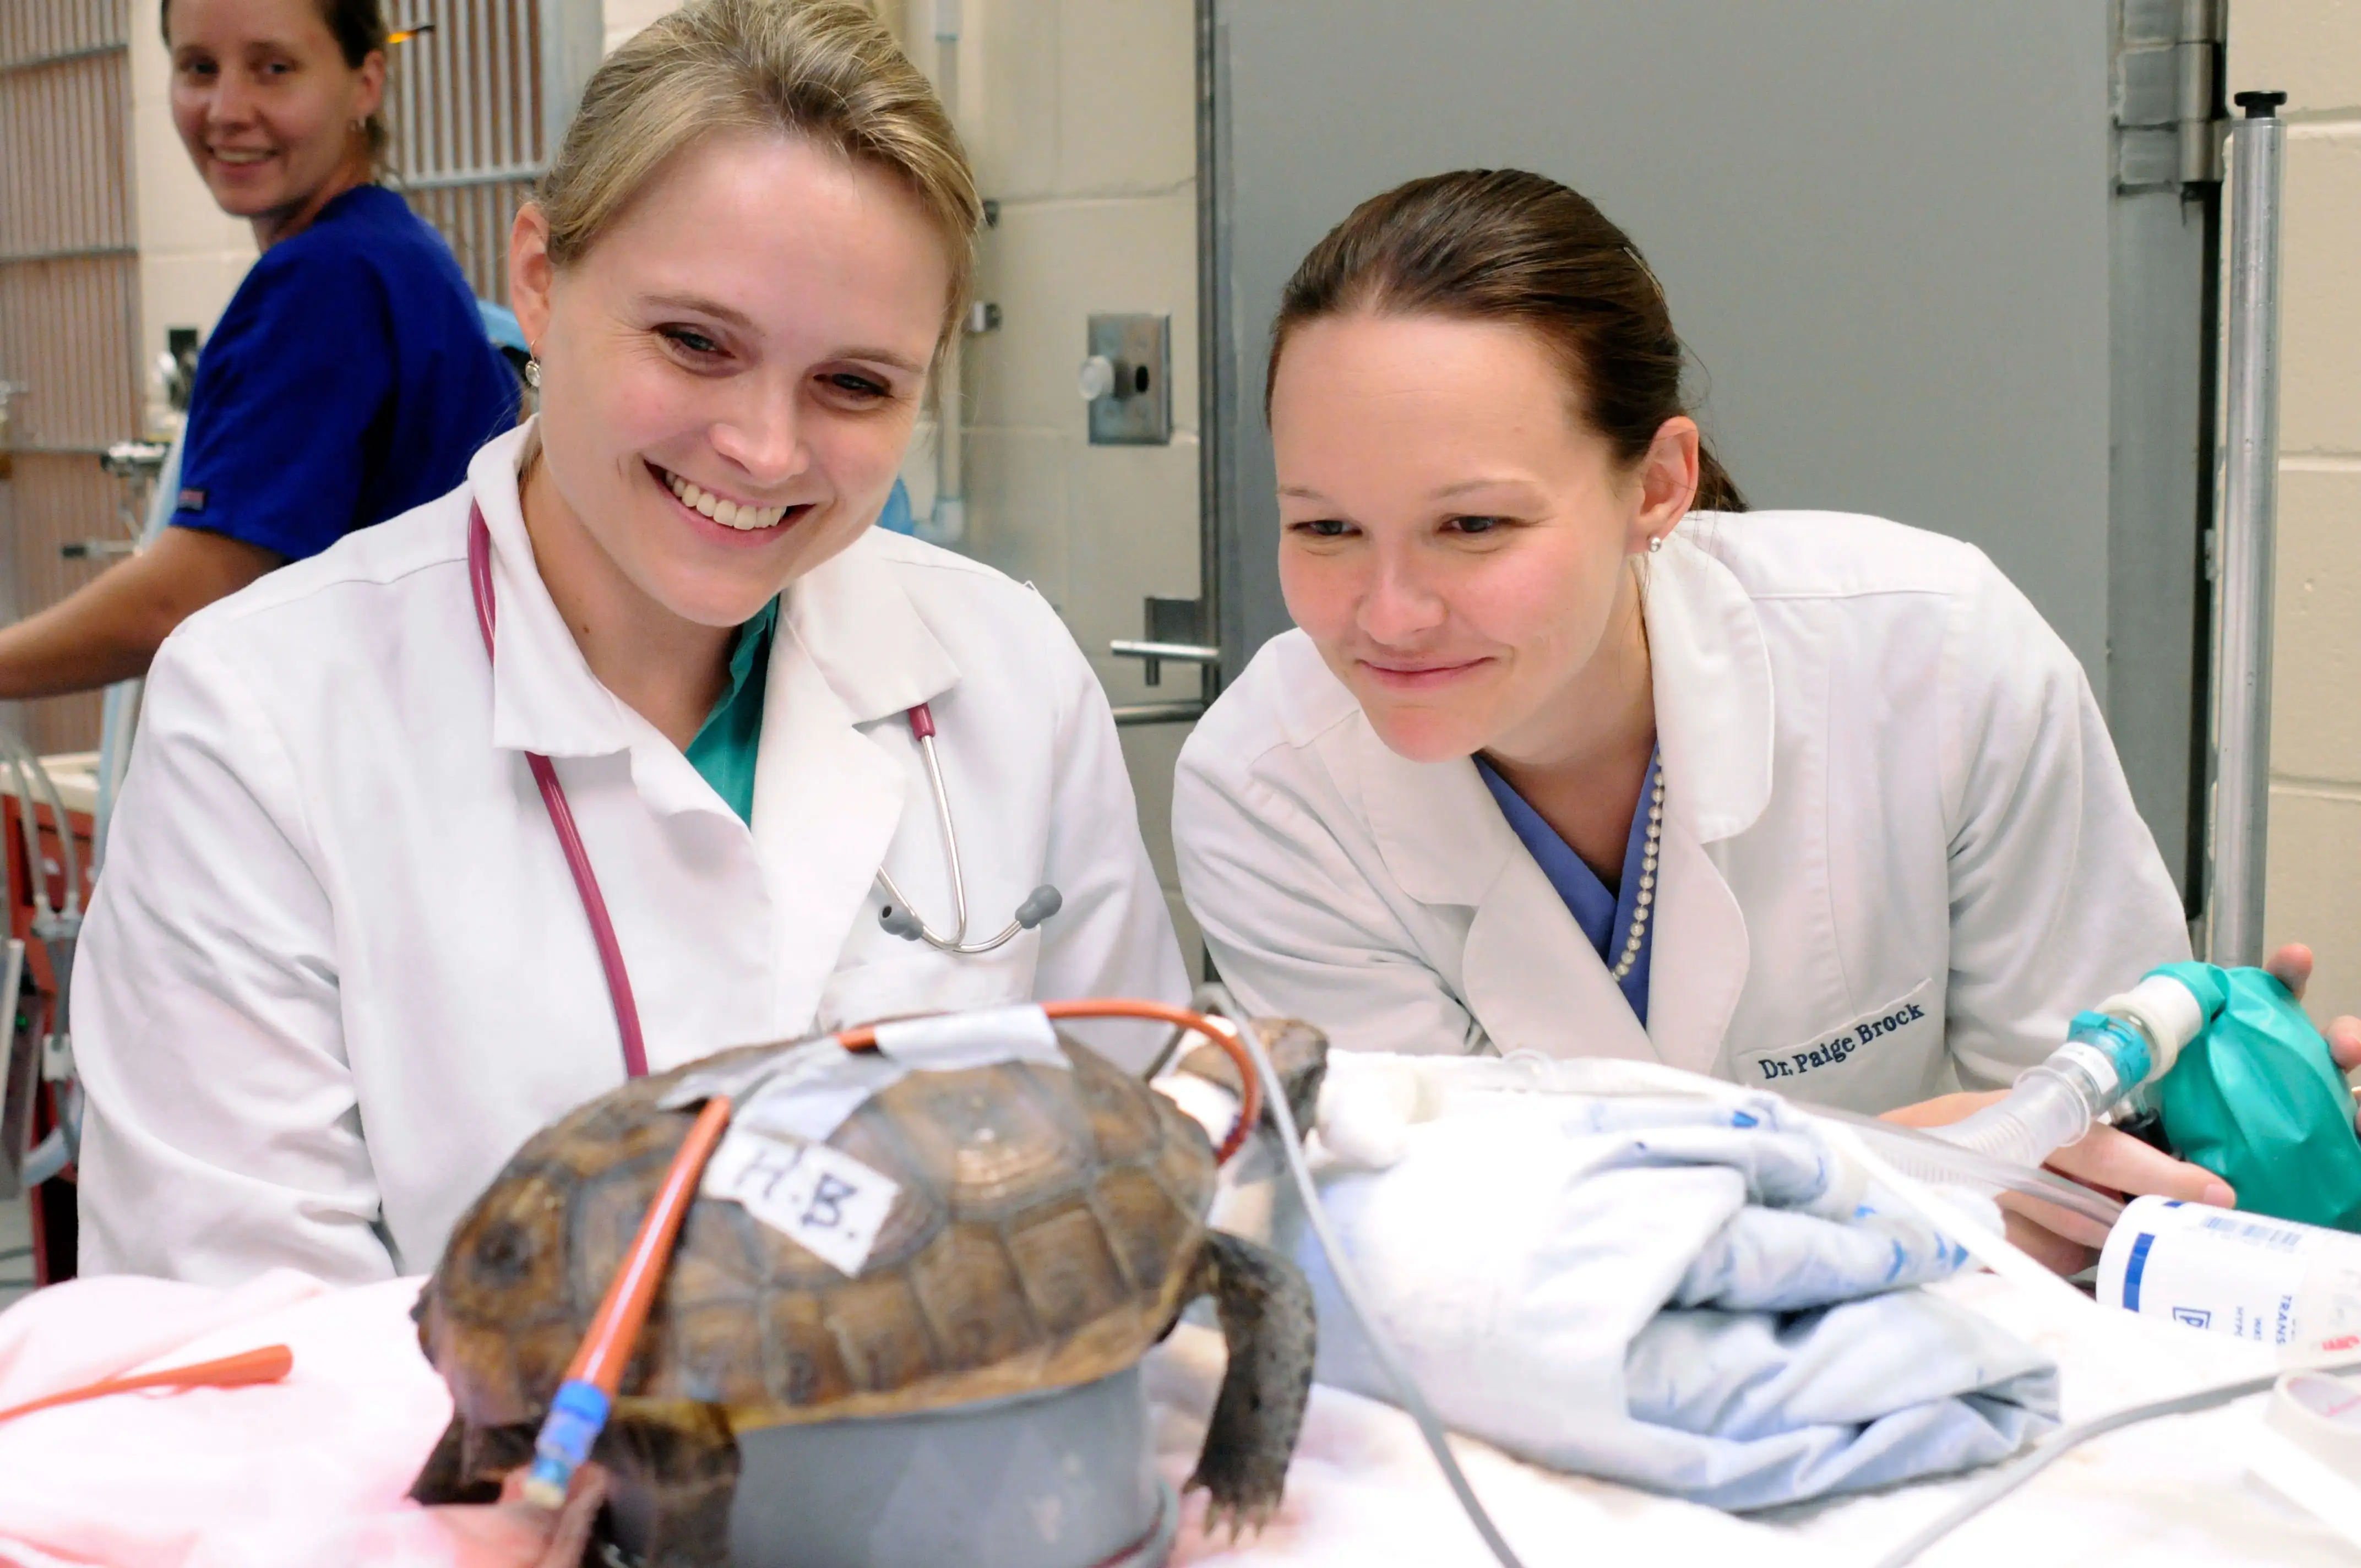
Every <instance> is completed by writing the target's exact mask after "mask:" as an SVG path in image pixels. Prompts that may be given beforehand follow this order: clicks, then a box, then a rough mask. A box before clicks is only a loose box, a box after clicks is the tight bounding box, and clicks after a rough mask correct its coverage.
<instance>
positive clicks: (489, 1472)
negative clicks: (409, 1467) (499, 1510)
mask: <svg viewBox="0 0 2361 1568" xmlns="http://www.w3.org/2000/svg"><path fill="white" fill-rule="evenodd" d="M532 1459H533V1429H532V1428H531V1427H471V1426H469V1425H468V1424H467V1421H466V1420H464V1419H462V1418H461V1417H458V1416H456V1415H455V1416H453V1417H452V1418H451V1424H450V1425H449V1426H447V1427H445V1428H444V1429H443V1436H442V1439H441V1440H440V1441H439V1442H436V1443H435V1444H434V1453H430V1454H428V1455H427V1456H426V1463H425V1464H423V1465H422V1466H420V1468H419V1471H418V1479H417V1480H415V1481H413V1482H412V1483H411V1484H410V1495H411V1497H413V1498H415V1499H416V1500H417V1501H419V1502H422V1503H496V1502H499V1501H500V1481H501V1478H502V1477H503V1476H504V1475H507V1474H508V1472H509V1471H511V1470H513V1469H515V1468H516V1467H517V1466H518V1465H520V1464H528V1463H530V1462H531V1461H532Z"/></svg>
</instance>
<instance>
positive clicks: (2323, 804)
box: [2229, 0, 2361, 1017]
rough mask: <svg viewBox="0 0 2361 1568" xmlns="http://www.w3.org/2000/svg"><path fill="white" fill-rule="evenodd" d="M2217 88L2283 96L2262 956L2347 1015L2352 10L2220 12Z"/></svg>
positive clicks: (2355, 483)
mask: <svg viewBox="0 0 2361 1568" xmlns="http://www.w3.org/2000/svg"><path fill="white" fill-rule="evenodd" d="M2229 68H2230V71H2229V73H2230V87H2231V91H2232V92H2234V93H2236V92H2243V91H2246V90H2247V89H2249V88H2276V89H2279V90H2280V91H2283V92H2285V93H2288V94H2289V99H2288V104H2287V107H2286V109H2285V111H2284V113H2285V114H2286V115H2287V117H2288V122H2289V123H2288V146H2287V173H2286V187H2285V206H2284V216H2283V227H2282V229H2281V243H2282V245H2283V247H2284V263H2285V270H2284V272H2283V273H2282V276H2281V281H2280V322H2279V326H2280V335H2279V344H2280V367H2281V376H2280V384H2279V592H2278V615H2277V626H2278V637H2277V642H2276V645H2275V647H2274V650H2273V653H2272V661H2273V672H2274V679H2273V684H2272V718H2271V770H2272V781H2271V804H2270V812H2271V818H2270V828H2271V845H2270V881H2269V885H2268V905H2267V907H2266V911H2265V917H2264V925H2265V927H2266V929H2267V931H2268V934H2269V936H2268V939H2269V940H2270V941H2271V942H2273V943H2278V942H2282V941H2304V942H2309V943H2310V944H2312V948H2313V949H2314V950H2315V951H2316V952H2317V954H2318V955H2319V964H2320V967H2319V971H2318V978H2317V979H2316V980H2315V981H2314V982H2313V988H2312V994H2311V996H2310V998H2309V999H2308V1000H2309V1002H2310V1003H2311V1006H2312V1013H2313V1014H2314V1015H2315V1016H2317V1017H2326V1016H2328V1015H2330V1014H2334V1013H2361V4H2356V0H2232V4H2231V6H2230V48H2229Z"/></svg>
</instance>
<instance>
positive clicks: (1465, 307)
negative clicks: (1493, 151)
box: [1263, 169, 1746, 511]
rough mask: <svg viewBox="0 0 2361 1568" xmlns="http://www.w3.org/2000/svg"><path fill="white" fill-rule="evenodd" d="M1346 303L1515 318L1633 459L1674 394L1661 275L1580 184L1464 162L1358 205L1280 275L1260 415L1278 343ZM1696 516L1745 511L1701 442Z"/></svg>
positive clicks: (1266, 412) (1674, 341)
mask: <svg viewBox="0 0 2361 1568" xmlns="http://www.w3.org/2000/svg"><path fill="white" fill-rule="evenodd" d="M1355 311H1367V312H1371V313H1377V314H1380V315H1389V316H1414V315H1436V316H1446V317H1455V318H1458V319H1460V320H1464V321H1481V322H1511V323H1516V324H1517V325H1520V326H1521V327H1523V328H1525V329H1526V330H1527V331H1528V332H1531V333H1532V334H1534V335H1535V336H1536V337H1538V338H1539V339H1540V340H1541V342H1542V344H1543V345H1544V346H1545V347H1546V348H1547V349H1548V350H1549V352H1550V353H1551V354H1552V355H1553V356H1554V357H1555V358H1556V359H1557V361H1558V363H1559V364H1560V366H1561V367H1563V368H1564V370H1565V376H1566V379H1567V381H1568V383H1569V385H1570V386H1571V387H1572V388H1573V389H1574V391H1575V394H1576V406H1577V408H1578V411H1579V413H1580V417H1581V418H1582V419H1584V420H1585V421H1586V422H1587V423H1588V424H1589V425H1590V427H1591V428H1592V429H1594V430H1596V431H1598V433H1599V434H1601V435H1603V436H1605V437H1606V438H1607V442H1608V445H1609V449H1610V450H1611V451H1612V452H1613V453H1614V455H1615V456H1616V459H1617V460H1618V461H1619V462H1620V463H1622V464H1624V465H1626V466H1629V465H1631V464H1634V463H1637V462H1638V461H1639V460H1640V459H1641V458H1642V457H1643V456H1645V455H1647V452H1648V449H1649V447H1650V445H1651V444H1653V442H1654V441H1655V438H1656V432H1657V431H1658V430H1660V429H1662V428H1663V426H1664V422H1665V421H1666V420H1668V419H1674V418H1676V417H1678V416H1680V415H1682V414H1685V413H1686V412H1687V411H1688V409H1687V406H1686V403H1685V402H1684V400H1682V397H1681V369H1682V364H1683V356H1682V352H1681V340H1680V338H1679V337H1678V336H1677V335H1675V333H1674V332H1673V321H1672V314H1671V312H1670V310H1669V309H1668V308H1667V307H1666V305H1665V303H1664V290H1663V289H1662V288H1661V287H1659V286H1658V284H1657V282H1656V275H1655V274H1654V273H1653V272H1651V271H1650V270H1649V269H1648V264H1647V263H1646V262H1645V261H1642V259H1641V258H1640V253H1639V251H1638V250H1637V249H1635V248H1633V247H1632V244H1631V240H1630V239H1629V238H1628V237H1626V236H1625V235H1624V233H1623V231H1622V230H1621V229H1619V228H1617V227H1616V226H1615V225H1613V224H1611V223H1609V222H1608V220H1607V218H1606V215H1605V214H1602V213H1600V212H1599V210H1598V208H1597V207H1595V206H1593V205H1591V204H1590V203H1589V202H1588V201H1587V200H1586V199H1585V198H1584V197H1582V196H1581V195H1579V194H1577V193H1576V192H1573V191H1570V190H1568V189H1567V188H1566V187H1565V186H1564V185H1561V184H1559V183H1558V182H1557V181H1554V180H1551V179H1549V178H1547V177H1545V176H1543V175H1540V174H1529V173H1527V172H1525V171H1524V170H1515V169H1502V170H1491V169H1468V170H1460V171H1458V172H1456V173H1453V174H1436V175H1431V176H1429V177H1427V178H1426V179H1423V180H1413V181H1411V182H1410V183H1408V184H1406V185H1399V186H1396V187H1395V188H1394V189H1393V190H1391V191H1389V192H1386V193H1385V194H1383V195H1381V196H1373V197H1371V198H1370V199H1369V200H1367V201H1366V202H1364V203H1361V204H1360V205H1359V206H1357V207H1356V208H1354V209H1353V212H1352V214H1351V215H1350V216H1349V217H1347V218H1346V219H1345V221H1344V222H1343V223H1341V224H1339V225H1336V226H1335V228H1334V229H1332V230H1331V231H1329V234H1328V237H1327V238H1325V239H1323V240H1322V241H1321V242H1320V243H1319V244H1318V245H1316V246H1314V247H1312V253H1311V254H1310V255H1309V256H1306V257H1305V258H1303V263H1302V265H1301V266H1300V267H1298V268H1297V269H1295V276H1294V277H1292V278H1290V279H1289V280H1288V283H1287V289H1286V291H1285V292H1284V293H1282V294H1281V295H1280V297H1279V315H1278V317H1277V319H1275V320H1274V321H1273V322H1272V323H1271V329H1270V372H1269V377H1268V379H1267V380H1266V381H1265V382H1264V385H1263V417H1264V418H1265V419H1266V420H1268V418H1269V417H1270V392H1271V388H1272V387H1274V386H1276V385H1277V384H1278V380H1279V356H1281V355H1282V354H1284V353H1285V352H1286V351H1287V340H1288V338H1289V337H1290V336H1291V335H1292V334H1294V332H1295V331H1296V329H1297V328H1299V327H1301V326H1303V325H1304V324H1305V323H1309V322H1315V321H1319V320H1322V319H1323V318H1326V317H1331V316H1341V315H1345V314H1347V313H1352V312H1355ZM1690 505H1691V507H1692V508H1693V509H1694V510H1698V511H1744V510H1746V498H1745V497H1744V496H1743V495H1741V493H1740V492H1739V488H1738V486H1737V485H1736V484H1735V483H1733V482H1732V481H1731V479H1730V475H1729V473H1728V472H1727V471H1726V470H1724V469H1723V467H1722V466H1721V464H1720V462H1719V460H1718V459H1717V458H1716V457H1715V456H1714V455H1713V454H1712V452H1711V451H1710V450H1708V448H1707V447H1705V446H1704V445H1703V444H1701V443H1700V444H1699V445H1698V448H1697V497H1696V499H1694V500H1693V501H1691V502H1690Z"/></svg>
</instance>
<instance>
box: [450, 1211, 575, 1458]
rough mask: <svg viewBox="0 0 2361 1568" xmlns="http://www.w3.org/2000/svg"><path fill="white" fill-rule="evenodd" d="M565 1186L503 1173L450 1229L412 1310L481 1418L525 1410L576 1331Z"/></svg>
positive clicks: (463, 1406)
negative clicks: (447, 1242) (440, 1256)
mask: <svg viewBox="0 0 2361 1568" xmlns="http://www.w3.org/2000/svg"><path fill="white" fill-rule="evenodd" d="M566 1210H567V1204H566V1198H565V1195H564V1194H563V1193H562V1192H561V1191H560V1190H559V1188H558V1185H557V1183H555V1181H553V1180H552V1179H550V1177H549V1175H547V1174H544V1173H542V1172H533V1173H528V1174H524V1175H521V1176H520V1175H509V1176H504V1177H503V1178H501V1179H500V1180H497V1181H495V1182H493V1183H492V1185H491V1187H490V1188H489V1190H487V1191H486V1192H485V1193H484V1195H483V1196H482V1197H481V1198H479V1199H478V1200H477V1201H476V1206H475V1207H474V1208H473V1209H471V1210H469V1211H468V1212H467V1215H466V1216H465V1217H464V1218H463V1219H461V1220H460V1222H459V1223H458V1226H457V1228H456V1229H455V1230H454V1231H453V1232H452V1233H451V1244H450V1245H449V1246H448V1247H447V1248H446V1249H445V1251H444V1254H443V1261H442V1264H441V1265H440V1266H438V1267H437V1268H436V1269H435V1271H434V1278H432V1279H431V1280H429V1281H428V1282H427V1286H426V1288H425V1289H424V1290H423V1291H422V1292H420V1295H419V1299H418V1307H417V1310H416V1311H415V1313H414V1316H416V1318H417V1320H418V1339H419V1344H420V1346H421V1347H422V1348H423V1350H424V1351H425V1352H426V1357H427V1359H428V1360H429V1361H431V1362H433V1363H434V1366H435V1369H436V1370H437V1371H439V1372H441V1373H442V1374H443V1377H444V1381H445V1382H446V1383H448V1384H449V1385H450V1386H451V1393H452V1396H453V1398H455V1399H456V1400H457V1402H458V1405H459V1408H460V1410H461V1412H462V1413H463V1414H465V1415H467V1417H468V1419H469V1420H475V1421H478V1422H479V1423H482V1424H499V1423H500V1422H502V1421H507V1420H530V1419H532V1418H533V1415H534V1414H535V1413H536V1412H537V1411H538V1410H539V1409H541V1408H542V1407H543V1406H544V1404H545V1403H546V1401H547V1399H548V1398H549V1396H550V1393H551V1391H552V1390H553V1389H554V1388H555V1386H556V1384H555V1379H556V1377H557V1376H558V1371H557V1370H553V1369H551V1368H550V1367H549V1366H547V1365H544V1364H545V1363H547V1362H549V1361H550V1359H551V1357H552V1356H553V1355H554V1356H555V1357H556V1358H557V1363H558V1366H559V1368H560V1369H562V1365H563V1362H564V1360H565V1359H566V1357H568V1356H570V1355H571V1354H572V1350H573V1345H574V1343H576V1342H577V1340H578V1339H579V1338H580V1335H581V1332H582V1327H581V1323H580V1322H579V1321H578V1319H579V1313H578V1311H577V1302H576V1300H575V1297H576V1294H577V1293H576V1291H575V1290H574V1288H573V1271H572V1269H571V1266H570V1262H569V1258H568V1256H567V1249H566Z"/></svg>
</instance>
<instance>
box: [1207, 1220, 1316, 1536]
mask: <svg viewBox="0 0 2361 1568" xmlns="http://www.w3.org/2000/svg"><path fill="white" fill-rule="evenodd" d="M1190 1294H1191V1296H1197V1295H1205V1296H1211V1297H1212V1298H1213V1307H1214V1310H1215V1311H1216V1312H1218V1313H1219V1314H1220V1316H1221V1320H1222V1339H1223V1341H1224V1343H1226V1344H1227V1345H1228V1347H1229V1353H1230V1364H1229V1368H1228V1370H1227V1371H1225V1372H1224V1374H1223V1375H1222V1391H1221V1393H1220V1395H1219V1396H1218V1397H1217V1398H1215V1399H1214V1401H1213V1420H1212V1421H1211V1422H1210V1423H1208V1424H1207V1426H1206V1429H1205V1447H1204V1451H1203V1452H1202V1453H1200V1454H1199V1455H1198V1456H1197V1473H1196V1474H1195V1475H1191V1477H1190V1478H1189V1486H1190V1488H1191V1489H1192V1490H1193V1489H1195V1488H1196V1487H1199V1486H1202V1487H1203V1488H1204V1489H1205V1491H1206V1493H1207V1494H1208V1496H1209V1497H1210V1498H1211V1505H1210V1506H1209V1507H1208V1508H1206V1510H1205V1533H1206V1534H1207V1535H1209V1536H1210V1535H1211V1534H1212V1533H1213V1530H1214V1529H1215V1528H1216V1527H1217V1526H1219V1525H1222V1524H1227V1525H1228V1527H1229V1531H1230V1534H1231V1536H1232V1538H1233V1539H1235V1536H1236V1534H1237V1532H1238V1530H1239V1527H1240V1526H1241V1525H1243V1526H1246V1527H1248V1528H1251V1529H1255V1530H1259V1529H1261V1528H1262V1526H1263V1525H1264V1524H1265V1523H1266V1522H1268V1519H1270V1516H1271V1515H1272V1514H1273V1513H1275V1512H1277V1511H1278V1508H1279V1496H1280V1494H1281V1493H1282V1492H1283V1491H1284V1490H1285V1488H1286V1485H1287V1462H1288V1460H1289V1458H1290V1456H1292V1455H1293V1453H1295V1439H1296V1436H1297V1434H1298V1433H1299V1432H1300V1431H1301V1430H1302V1427H1303V1407H1304V1405H1305V1403H1306V1402H1307V1401H1308V1400H1309V1399H1310V1398H1311V1397H1312V1352H1313V1349H1314V1348H1315V1344H1316V1339H1317V1335H1316V1330H1315V1327H1314V1323H1313V1318H1312V1287H1311V1286H1310V1284H1308V1283H1307V1282H1306V1281H1305V1280H1304V1277H1303V1274H1302V1271H1301V1270H1300V1269H1298V1268H1297V1267H1296V1266H1295V1265H1294V1264H1292V1263H1290V1261H1288V1260H1287V1259H1286V1258H1284V1257H1281V1256H1280V1255H1279V1254H1277V1253H1275V1252H1272V1251H1271V1250H1270V1249H1269V1248H1268V1247H1263V1246H1257V1245H1255V1244H1254V1243H1253V1242H1250V1241H1247V1240H1246V1238H1244V1237H1243V1236H1234V1235H1231V1234H1229V1233H1227V1232H1226V1231H1207V1232H1206V1233H1205V1246H1204V1251H1203V1253H1202V1255H1200V1257H1199V1259H1198V1264H1197V1277H1196V1278H1195V1279H1194V1280H1193V1281H1192V1282H1191V1289H1190Z"/></svg>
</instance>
